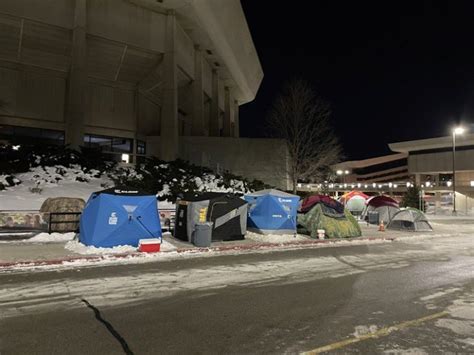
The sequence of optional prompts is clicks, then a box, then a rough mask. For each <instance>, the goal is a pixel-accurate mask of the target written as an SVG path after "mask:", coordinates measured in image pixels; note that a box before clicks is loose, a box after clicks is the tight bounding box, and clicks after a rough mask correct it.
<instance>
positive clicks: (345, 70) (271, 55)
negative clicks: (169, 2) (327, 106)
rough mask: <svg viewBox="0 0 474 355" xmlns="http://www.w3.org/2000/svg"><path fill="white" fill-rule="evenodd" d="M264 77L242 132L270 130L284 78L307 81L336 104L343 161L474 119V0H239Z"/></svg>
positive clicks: (244, 112)
mask: <svg viewBox="0 0 474 355" xmlns="http://www.w3.org/2000/svg"><path fill="white" fill-rule="evenodd" d="M241 3H242V6H243V9H244V12H245V15H246V18H247V22H248V25H249V28H250V32H251V33H252V37H253V40H254V43H255V47H256V48H257V52H258V55H259V58H260V61H261V64H262V67H263V72H264V79H263V82H262V85H261V86H260V89H259V92H258V94H257V97H256V99H255V100H254V101H253V102H251V103H248V104H246V105H243V106H241V111H240V121H241V135H242V136H245V137H265V136H267V134H266V131H265V129H264V119H265V116H266V114H267V112H268V110H269V108H270V105H271V103H272V101H273V100H274V98H275V96H276V95H277V94H278V92H279V91H280V89H281V87H282V85H283V84H284V82H285V81H287V80H288V79H291V78H292V77H299V78H304V79H306V80H308V81H309V82H310V83H311V84H312V85H313V86H314V87H315V89H317V90H318V91H319V92H320V94H321V95H322V96H323V97H325V98H326V99H327V100H328V101H330V102H331V105H332V111H333V116H332V117H333V123H334V127H335V130H336V132H337V134H338V136H339V137H340V140H341V142H342V144H343V147H344V153H345V155H346V157H347V159H363V158H369V157H374V156H378V155H383V154H388V153H390V150H389V149H388V147H387V143H390V142H396V141H403V140H411V139H421V138H431V137H435V136H443V135H448V134H449V133H450V129H451V127H452V126H453V125H454V124H456V123H459V122H463V123H473V122H474V21H473V19H474V2H473V1H471V2H469V1H466V2H462V1H444V2H443V3H441V2H432V1H425V2H423V1H409V2H408V1H407V2H403V1H400V2H398V1H391V2H386V1H377V2H375V1H374V2H371V1H350V2H349V1H333V0H331V1H309V0H307V1H304V0H299V1H297V0H294V1H277V0H275V1H262V0H242V1H241Z"/></svg>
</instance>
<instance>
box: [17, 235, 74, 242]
mask: <svg viewBox="0 0 474 355" xmlns="http://www.w3.org/2000/svg"><path fill="white" fill-rule="evenodd" d="M75 236H76V233H74V232H69V233H51V234H49V233H40V234H37V235H35V236H34V237H32V238H29V239H25V240H24V242H27V243H55V242H67V241H70V240H73V239H74V237H75Z"/></svg>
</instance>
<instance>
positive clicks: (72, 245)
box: [64, 240, 176, 255]
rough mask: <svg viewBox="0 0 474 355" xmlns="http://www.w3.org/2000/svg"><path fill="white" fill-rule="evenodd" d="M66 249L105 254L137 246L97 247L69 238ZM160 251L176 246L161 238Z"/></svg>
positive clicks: (83, 253) (129, 251) (82, 253)
mask: <svg viewBox="0 0 474 355" xmlns="http://www.w3.org/2000/svg"><path fill="white" fill-rule="evenodd" d="M64 247H65V248H66V249H67V250H70V251H72V252H74V253H77V254H81V255H107V254H127V253H134V252H136V251H137V248H135V247H133V246H131V245H118V246H116V247H113V248H97V247H94V246H87V245H84V244H82V243H81V242H79V241H78V240H70V241H68V242H67V243H66V245H65V246H64ZM160 250H161V251H171V250H176V247H175V246H174V245H173V244H171V243H170V242H168V241H166V240H163V241H162V243H161V246H160Z"/></svg>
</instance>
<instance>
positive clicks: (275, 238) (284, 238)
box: [245, 232, 311, 243]
mask: <svg viewBox="0 0 474 355" xmlns="http://www.w3.org/2000/svg"><path fill="white" fill-rule="evenodd" d="M245 239H250V240H253V241H255V242H259V243H288V242H295V241H302V240H310V239H311V238H310V237H309V236H307V235H302V234H258V233H253V232H247V234H246V235H245Z"/></svg>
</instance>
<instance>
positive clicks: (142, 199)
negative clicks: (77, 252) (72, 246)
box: [79, 188, 161, 248]
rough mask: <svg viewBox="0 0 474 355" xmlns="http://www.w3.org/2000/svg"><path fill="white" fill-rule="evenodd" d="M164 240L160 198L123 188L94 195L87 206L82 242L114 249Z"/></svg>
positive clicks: (82, 224)
mask: <svg viewBox="0 0 474 355" xmlns="http://www.w3.org/2000/svg"><path fill="white" fill-rule="evenodd" d="M157 237H161V227H160V218H159V217H158V207H157V202H156V196H155V195H150V194H145V193H140V192H139V191H131V190H126V189H120V188H112V189H108V190H104V191H99V192H94V193H93V194H92V195H91V197H90V198H89V200H88V201H87V203H86V206H85V207H84V211H83V212H82V216H81V222H80V234H79V240H80V241H81V243H83V244H85V245H93V246H95V247H104V248H110V247H114V246H118V245H132V246H138V241H139V240H140V239H146V238H157Z"/></svg>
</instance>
